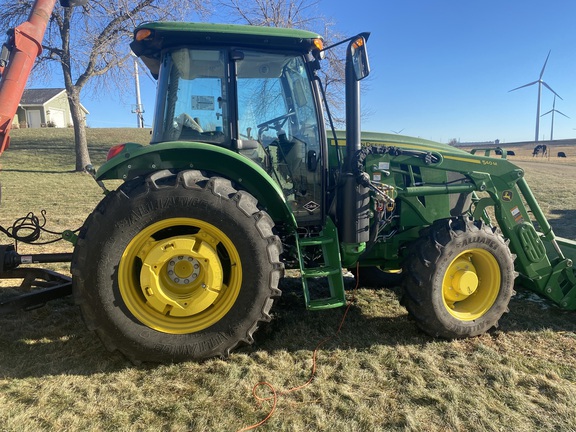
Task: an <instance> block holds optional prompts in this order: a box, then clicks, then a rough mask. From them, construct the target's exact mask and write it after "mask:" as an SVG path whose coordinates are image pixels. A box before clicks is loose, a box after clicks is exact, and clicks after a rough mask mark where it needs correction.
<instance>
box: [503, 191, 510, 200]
mask: <svg viewBox="0 0 576 432" xmlns="http://www.w3.org/2000/svg"><path fill="white" fill-rule="evenodd" d="M502 201H506V202H510V201H512V191H509V190H507V191H504V192H502Z"/></svg>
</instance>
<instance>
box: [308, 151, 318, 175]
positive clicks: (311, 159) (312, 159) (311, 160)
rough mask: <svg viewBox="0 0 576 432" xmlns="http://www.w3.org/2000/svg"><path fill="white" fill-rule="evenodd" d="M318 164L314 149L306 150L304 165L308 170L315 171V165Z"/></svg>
mask: <svg viewBox="0 0 576 432" xmlns="http://www.w3.org/2000/svg"><path fill="white" fill-rule="evenodd" d="M317 166H318V156H317V155H316V150H308V155H307V157H306V167H307V168H308V171H310V172H314V171H316V167H317Z"/></svg>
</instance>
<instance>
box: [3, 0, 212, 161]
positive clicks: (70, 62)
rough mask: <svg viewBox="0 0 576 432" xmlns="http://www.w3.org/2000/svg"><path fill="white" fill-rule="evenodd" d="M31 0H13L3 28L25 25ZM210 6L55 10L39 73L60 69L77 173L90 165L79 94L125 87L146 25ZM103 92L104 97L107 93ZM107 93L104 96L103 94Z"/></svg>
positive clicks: (95, 2)
mask: <svg viewBox="0 0 576 432" xmlns="http://www.w3.org/2000/svg"><path fill="white" fill-rule="evenodd" d="M32 3H33V1H32V0H13V2H11V3H8V4H6V5H3V8H2V10H1V11H0V26H2V27H4V28H11V27H14V26H16V25H17V24H19V23H20V22H22V21H24V20H25V19H26V18H27V16H28V14H29V12H30V8H31V7H32ZM206 5H207V2H206V1H202V0H190V1H186V2H174V1H169V0H140V1H136V0H89V1H88V3H87V4H86V5H85V6H83V7H82V8H63V7H60V6H56V8H55V9H54V12H53V13H52V17H51V20H50V24H49V27H48V29H47V32H46V36H45V38H44V41H43V47H44V52H43V54H42V55H41V56H40V57H39V58H38V63H37V69H39V70H40V72H41V71H42V70H43V71H44V72H45V73H52V72H53V71H54V70H55V69H54V68H58V69H60V71H61V73H62V77H63V81H64V87H65V88H66V93H67V95H68V101H69V102H70V110H71V114H72V122H73V126H74V137H75V149H76V170H77V171H82V170H84V168H85V167H86V165H88V164H89V163H90V155H89V153H88V145H87V140H86V125H85V119H84V116H83V113H82V110H81V106H80V93H81V92H82V90H83V89H84V88H85V87H87V86H88V84H90V87H92V88H93V89H101V88H110V87H111V86H113V87H114V88H115V90H114V91H115V92H118V89H121V88H125V87H126V85H125V82H126V81H125V80H126V79H128V78H129V77H130V72H131V67H130V66H131V64H132V63H131V62H129V61H128V60H129V58H130V47H129V45H128V44H129V43H130V41H131V37H132V31H133V29H134V28H135V27H136V25H138V24H139V23H140V22H142V21H151V20H166V19H176V18H178V19H181V17H183V16H186V15H187V14H188V13H189V12H190V11H192V10H194V11H196V12H197V13H204V12H205V11H206V9H205V8H206ZM102 93H104V92H102ZM104 94H105V93H104Z"/></svg>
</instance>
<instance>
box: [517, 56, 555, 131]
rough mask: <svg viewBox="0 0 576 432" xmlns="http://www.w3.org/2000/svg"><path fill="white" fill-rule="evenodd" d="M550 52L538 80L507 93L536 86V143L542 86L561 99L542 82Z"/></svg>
mask: <svg viewBox="0 0 576 432" xmlns="http://www.w3.org/2000/svg"><path fill="white" fill-rule="evenodd" d="M551 52H552V50H550V51H548V55H547V56H546V61H545V62H544V66H542V71H541V72H540V76H539V77H538V79H537V80H536V81H532V82H531V83H528V84H524V85H523V86H520V87H516V88H514V89H512V90H509V91H508V93H510V92H513V91H514V90H518V89H521V88H524V87H529V86H531V85H534V84H538V102H537V105H536V134H535V137H534V141H536V142H537V141H538V134H539V132H540V97H541V95H542V86H544V87H546V88H547V89H548V90H550V91H551V92H552V93H554V94H555V95H556V96H558V97H559V98H560V99H562V97H561V96H560V95H559V94H558V93H556V92H555V91H554V90H552V87H550V86H549V85H548V84H546V83H545V82H544V81H543V80H542V76H543V75H544V69H546V63H548V58H549V57H550V53H551Z"/></svg>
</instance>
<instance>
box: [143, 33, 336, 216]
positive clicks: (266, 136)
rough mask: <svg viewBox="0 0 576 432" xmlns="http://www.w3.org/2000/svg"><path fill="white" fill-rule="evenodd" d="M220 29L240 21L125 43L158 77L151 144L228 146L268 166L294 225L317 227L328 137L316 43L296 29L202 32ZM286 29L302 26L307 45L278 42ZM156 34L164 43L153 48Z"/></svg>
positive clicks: (310, 34) (147, 36) (316, 39)
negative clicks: (174, 40)
mask: <svg viewBox="0 0 576 432" xmlns="http://www.w3.org/2000/svg"><path fill="white" fill-rule="evenodd" d="M182 25H184V24H182ZM220 27H222V28H225V29H231V28H232V29H234V28H235V27H238V26H216V25H206V24H187V26H186V28H187V31H184V32H183V31H182V30H181V31H180V35H181V36H182V38H181V39H179V43H178V44H177V45H176V46H174V47H172V46H171V45H172V43H171V42H170V41H171V38H170V32H166V30H163V29H158V28H154V29H150V28H149V25H145V29H144V30H142V29H141V30H138V29H137V30H136V33H135V34H136V38H135V40H136V41H135V42H134V43H133V49H134V50H135V51H136V52H137V53H138V54H140V55H142V58H143V60H144V62H145V63H146V64H147V65H148V66H149V67H150V69H151V71H152V72H153V74H155V75H156V76H157V77H158V97H157V102H156V110H155V116H154V128H153V133H152V141H151V142H152V144H157V143H166V142H175V141H178V142H193V143H207V144H213V145H216V146H220V147H225V148H228V149H231V150H233V151H235V152H237V153H239V154H240V155H242V156H244V157H246V158H248V159H250V160H251V161H253V162H254V163H256V164H257V165H258V166H259V167H261V168H262V169H264V170H265V171H266V172H267V173H268V175H269V176H270V177H271V178H272V179H273V181H274V182H276V183H277V184H278V186H279V187H280V188H281V190H282V193H283V195H284V198H285V200H286V201H287V204H288V205H289V207H290V209H291V211H292V212H293V214H294V216H295V217H296V220H297V221H298V222H299V223H304V224H310V223H312V224H317V223H319V222H320V221H321V220H322V218H323V215H324V211H323V210H324V209H323V203H324V199H323V197H324V196H325V193H324V191H323V184H322V183H323V182H322V178H323V175H322V172H323V168H324V164H323V163H322V161H323V157H322V155H323V151H322V148H325V145H324V143H325V141H326V137H325V136H324V133H323V130H324V128H323V126H322V124H323V118H322V114H321V113H322V110H321V109H320V101H319V100H318V97H317V94H318V92H317V91H316V90H315V88H314V87H315V86H316V84H315V81H314V67H316V66H315V65H317V61H316V59H315V57H314V56H313V55H312V54H311V50H312V49H315V50H316V51H318V47H321V41H320V39H319V37H318V36H317V35H315V34H313V33H308V32H302V31H300V30H298V31H296V30H287V29H266V38H267V39H269V41H268V43H267V44H264V43H263V42H264V37H263V36H260V34H261V33H262V29H260V28H257V27H254V28H253V29H250V28H248V30H246V27H241V28H242V29H244V30H245V31H249V32H250V34H248V35H247V36H246V40H243V39H242V38H239V37H238V34H236V35H235V38H234V39H235V40H234V41H231V40H227V39H226V38H225V36H222V35H221V34H219V36H218V38H217V39H219V40H216V41H213V40H212V39H211V38H209V37H208V36H207V35H213V34H214V31H216V30H219V29H220ZM271 30H272V31H271ZM274 30H279V31H278V32H275V31H274ZM141 32H143V33H141ZM292 33H303V36H306V40H308V41H309V42H308V43H303V42H301V43H300V44H299V45H297V46H287V44H286V43H282V41H283V40H284V39H285V36H286V35H287V34H292ZM199 34H204V35H206V36H205V39H199ZM142 35H145V37H144V36H142ZM160 37H161V38H162V39H161V43H162V45H163V49H162V50H160V51H156V52H153V51H151V48H150V47H151V46H154V44H155V43H158V42H156V41H157V40H158V38H160ZM187 38H188V39H189V40H187ZM205 40H210V43H208V44H206V43H205ZM292 40H293V39H292ZM292 45H293V44H292ZM146 49H148V50H149V54H148V55H146Z"/></svg>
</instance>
